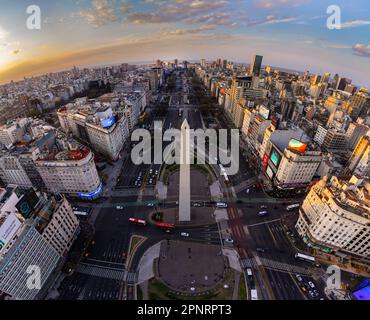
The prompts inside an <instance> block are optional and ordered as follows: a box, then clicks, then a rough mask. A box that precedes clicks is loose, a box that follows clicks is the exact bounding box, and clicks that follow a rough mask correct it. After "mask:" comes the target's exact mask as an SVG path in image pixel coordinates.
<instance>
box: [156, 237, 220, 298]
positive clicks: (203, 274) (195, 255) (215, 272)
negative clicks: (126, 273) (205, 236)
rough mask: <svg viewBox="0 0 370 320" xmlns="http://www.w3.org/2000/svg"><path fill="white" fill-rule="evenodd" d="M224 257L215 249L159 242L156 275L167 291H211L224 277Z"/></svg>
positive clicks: (199, 245) (206, 246)
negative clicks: (159, 252) (165, 285)
mask: <svg viewBox="0 0 370 320" xmlns="http://www.w3.org/2000/svg"><path fill="white" fill-rule="evenodd" d="M224 270H225V264H224V257H223V255H222V254H221V248H220V247H219V246H212V245H204V244H198V243H191V242H179V241H170V242H169V243H167V242H163V243H162V246H161V254H160V257H159V263H158V271H159V275H160V277H161V278H162V280H163V281H164V282H165V283H166V284H167V285H169V286H170V287H171V288H173V289H175V290H180V291H186V292H191V290H190V289H191V288H195V289H196V291H197V292H199V291H204V290H207V289H210V288H212V287H214V286H215V285H216V284H217V283H219V282H220V281H221V280H222V278H223V274H224Z"/></svg>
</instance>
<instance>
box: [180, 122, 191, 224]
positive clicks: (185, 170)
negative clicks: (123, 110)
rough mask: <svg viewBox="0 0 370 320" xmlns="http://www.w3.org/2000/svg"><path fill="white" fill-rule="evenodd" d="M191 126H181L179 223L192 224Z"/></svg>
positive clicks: (184, 123) (186, 123) (185, 123)
mask: <svg viewBox="0 0 370 320" xmlns="http://www.w3.org/2000/svg"><path fill="white" fill-rule="evenodd" d="M190 221H191V214H190V126H189V123H188V121H187V120H186V119H185V120H184V122H183V123H182V125H181V146H180V190H179V222H190Z"/></svg>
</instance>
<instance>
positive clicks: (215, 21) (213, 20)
mask: <svg viewBox="0 0 370 320" xmlns="http://www.w3.org/2000/svg"><path fill="white" fill-rule="evenodd" d="M235 20H236V16H235V15H234V14H232V13H230V12H219V13H215V12H214V13H210V14H206V15H201V16H196V17H190V18H188V19H186V20H185V22H186V23H188V24H208V25H218V26H228V27H233V26H235V25H237V24H238V23H237V22H236V21H235Z"/></svg>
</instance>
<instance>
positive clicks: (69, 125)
mask: <svg viewBox="0 0 370 320" xmlns="http://www.w3.org/2000/svg"><path fill="white" fill-rule="evenodd" d="M135 106H136V108H139V105H135ZM124 113H125V110H124V109H122V110H116V111H115V112H113V109H112V107H111V105H103V106H101V105H100V104H98V105H96V104H94V105H92V104H88V103H86V104H84V105H82V106H81V105H78V104H69V105H67V106H65V107H63V108H61V109H60V110H59V111H58V112H57V114H58V118H59V122H60V124H61V127H62V128H63V130H64V131H65V132H66V133H72V134H73V136H74V137H76V138H79V139H80V140H82V141H84V142H85V143H86V144H88V145H89V146H90V147H91V148H92V149H93V150H94V151H95V152H98V153H101V154H103V155H105V156H107V157H109V158H110V159H111V160H117V159H118V158H119V155H120V152H121V150H122V148H123V146H124V143H125V142H126V140H127V132H128V131H129V129H128V121H127V117H126V116H125V114H124ZM136 114H137V115H138V114H140V110H136ZM137 118H138V117H137ZM135 124H136V123H134V125H135Z"/></svg>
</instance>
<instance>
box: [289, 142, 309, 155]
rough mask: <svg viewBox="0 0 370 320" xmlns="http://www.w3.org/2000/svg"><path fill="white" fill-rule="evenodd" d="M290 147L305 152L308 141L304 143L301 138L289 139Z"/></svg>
mask: <svg viewBox="0 0 370 320" xmlns="http://www.w3.org/2000/svg"><path fill="white" fill-rule="evenodd" d="M288 148H289V149H291V150H296V151H298V152H300V153H302V154H303V153H305V152H306V150H307V144H306V143H303V142H301V141H299V140H296V139H291V140H290V141H289V145H288Z"/></svg>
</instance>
